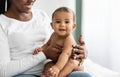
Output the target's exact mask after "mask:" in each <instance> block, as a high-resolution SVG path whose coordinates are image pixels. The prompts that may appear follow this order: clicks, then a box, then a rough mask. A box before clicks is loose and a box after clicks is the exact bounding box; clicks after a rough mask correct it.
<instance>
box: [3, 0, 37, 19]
mask: <svg viewBox="0 0 120 77" xmlns="http://www.w3.org/2000/svg"><path fill="white" fill-rule="evenodd" d="M34 2H35V0H11V6H10V7H9V9H8V11H7V12H5V15H6V16H8V17H11V18H15V19H17V20H20V21H29V20H30V19H31V18H32V13H31V8H32V5H33V4H34Z"/></svg>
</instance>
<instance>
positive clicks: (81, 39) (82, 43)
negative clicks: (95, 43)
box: [78, 35, 85, 45]
mask: <svg viewBox="0 0 120 77" xmlns="http://www.w3.org/2000/svg"><path fill="white" fill-rule="evenodd" d="M78 41H79V43H80V45H85V42H84V41H83V38H82V35H80V36H79V38H78Z"/></svg>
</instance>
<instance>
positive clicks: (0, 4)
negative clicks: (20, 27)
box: [0, 0, 11, 14]
mask: <svg viewBox="0 0 120 77" xmlns="http://www.w3.org/2000/svg"><path fill="white" fill-rule="evenodd" d="M10 1H11V0H0V14H3V13H5V11H6V9H7V10H8V9H9V7H10V4H11V3H10ZM6 6H7V7H6Z"/></svg>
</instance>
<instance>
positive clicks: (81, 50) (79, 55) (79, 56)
mask: <svg viewBox="0 0 120 77" xmlns="http://www.w3.org/2000/svg"><path fill="white" fill-rule="evenodd" d="M78 41H79V43H80V45H74V46H73V49H72V56H71V57H72V58H73V59H76V60H78V61H79V62H80V63H82V62H83V61H84V59H85V58H86V56H87V55H86V53H87V50H86V47H85V42H84V41H83V39H82V36H80V37H79V39H78Z"/></svg>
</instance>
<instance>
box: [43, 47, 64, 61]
mask: <svg viewBox="0 0 120 77" xmlns="http://www.w3.org/2000/svg"><path fill="white" fill-rule="evenodd" d="M42 51H43V53H44V54H45V56H46V57H47V58H48V59H52V60H53V61H57V59H58V57H59V55H60V54H61V52H62V47H61V46H58V45H52V46H48V47H47V48H44V49H43V50H42Z"/></svg>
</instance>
